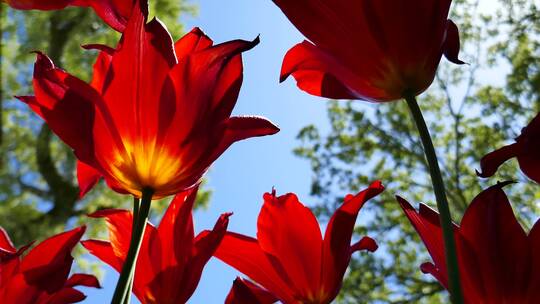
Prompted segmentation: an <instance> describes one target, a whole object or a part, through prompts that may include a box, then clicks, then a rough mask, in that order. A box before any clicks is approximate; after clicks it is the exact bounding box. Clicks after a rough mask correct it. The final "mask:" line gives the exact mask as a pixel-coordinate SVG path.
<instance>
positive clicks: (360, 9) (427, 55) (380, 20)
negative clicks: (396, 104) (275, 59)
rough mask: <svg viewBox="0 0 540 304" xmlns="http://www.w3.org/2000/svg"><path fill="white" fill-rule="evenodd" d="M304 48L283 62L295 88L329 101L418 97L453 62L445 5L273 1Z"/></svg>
mask: <svg viewBox="0 0 540 304" xmlns="http://www.w3.org/2000/svg"><path fill="white" fill-rule="evenodd" d="M273 1H274V3H275V4H276V5H277V6H279V8H281V10H282V11H283V13H285V15H286V16H287V17H288V18H289V20H290V21H291V22H292V23H293V24H294V25H295V26H296V27H297V28H298V29H299V30H300V32H302V33H303V34H304V35H305V36H306V37H307V39H309V41H304V42H302V43H300V44H297V45H296V46H295V47H293V48H292V49H291V50H289V52H288V53H287V55H286V56H285V59H284V61H283V66H282V69H281V81H284V80H285V79H286V78H287V77H288V76H289V75H291V74H292V75H293V77H294V78H296V81H297V83H298V87H299V88H300V89H302V90H304V91H306V92H308V93H310V94H313V95H316V96H322V97H327V98H335V99H338V98H344V99H363V100H368V101H372V102H384V101H391V100H396V99H400V98H402V97H404V94H405V93H407V94H414V95H418V94H420V93H422V92H423V91H424V90H426V89H427V88H428V87H429V85H430V84H431V83H432V82H433V78H434V77H435V71H436V69H437V66H438V64H439V61H440V59H441V56H442V55H443V54H444V55H445V56H446V58H448V59H449V60H450V61H452V62H454V63H458V64H461V63H463V62H462V61H460V60H459V59H458V53H459V34H458V29H457V27H456V25H455V24H454V23H453V22H452V21H450V20H448V19H447V18H448V11H449V9H450V3H451V0H441V1H433V0H392V1H390V0H362V1H360V0H336V1H330V0H318V1H312V0H273Z"/></svg>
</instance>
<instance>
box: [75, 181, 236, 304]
mask: <svg viewBox="0 0 540 304" xmlns="http://www.w3.org/2000/svg"><path fill="white" fill-rule="evenodd" d="M196 193H197V190H196V189H193V190H188V191H185V192H182V193H180V194H178V195H176V196H175V198H174V199H173V201H172V202H171V204H170V205H169V207H168V209H167V211H166V212H165V215H164V216H163V219H162V220H161V223H160V224H159V226H158V227H157V228H156V227H154V226H152V225H151V224H147V226H146V230H145V234H144V238H143V241H142V245H141V249H140V251H139V257H138V260H137V264H136V267H135V279H134V281H133V282H134V283H133V292H134V293H135V295H136V296H137V298H138V299H139V300H140V301H141V302H142V303H143V304H147V303H160V304H161V303H163V304H167V303H171V304H172V303H185V302H186V301H187V300H188V299H189V298H190V297H191V295H192V294H193V292H194V291H195V288H196V287H197V284H198V283H199V280H200V278H201V273H202V270H203V268H204V265H205V264H206V262H208V260H209V259H210V258H211V257H212V254H213V253H214V251H215V250H216V247H217V246H218V245H219V243H220V242H221V239H222V238H223V236H224V234H225V231H226V229H227V225H228V223H229V220H228V218H229V216H230V214H223V215H221V217H220V218H219V219H218V221H217V222H216V225H215V227H214V230H212V231H210V232H205V233H201V234H199V235H198V236H197V237H195V236H194V233H193V219H192V217H191V209H192V207H193V202H194V201H195V197H196ZM90 216H91V217H96V218H101V217H104V218H106V220H107V225H108V227H109V236H110V237H109V239H110V241H109V242H107V241H100V240H88V241H83V242H82V244H83V246H84V247H85V248H86V249H88V251H90V253H91V254H93V255H95V256H96V257H98V258H99V259H100V260H102V261H103V262H105V263H107V264H109V265H110V266H111V267H113V268H114V269H116V270H117V271H118V272H120V271H122V264H123V263H124V260H125V258H126V255H127V252H128V249H129V243H130V238H131V229H132V228H131V226H132V221H133V217H132V213H131V212H129V211H127V210H117V209H111V210H102V211H98V212H95V213H94V214H92V215H90Z"/></svg>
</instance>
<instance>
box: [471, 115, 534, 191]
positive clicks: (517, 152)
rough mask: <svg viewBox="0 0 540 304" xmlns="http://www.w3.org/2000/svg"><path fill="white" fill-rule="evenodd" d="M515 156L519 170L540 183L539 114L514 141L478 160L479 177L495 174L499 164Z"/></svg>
mask: <svg viewBox="0 0 540 304" xmlns="http://www.w3.org/2000/svg"><path fill="white" fill-rule="evenodd" d="M513 157H515V158H517V160H518V163H519V167H520V168H521V171H523V173H525V175H527V176H528V177H529V178H530V179H532V180H534V181H535V182H537V183H540V114H537V115H536V117H535V118H534V119H533V120H532V121H531V122H530V123H529V125H528V126H526V127H525V128H523V130H521V135H519V136H518V137H517V138H516V142H515V143H513V144H510V145H507V146H504V147H502V148H500V149H498V150H495V151H493V152H491V153H489V154H487V155H486V156H484V157H482V159H481V160H480V167H481V168H482V172H481V173H480V172H477V174H478V175H479V176H481V177H490V176H493V175H494V174H495V172H496V171H497V169H498V168H499V166H500V165H502V164H503V163H504V162H506V161H507V160H509V159H510V158H513Z"/></svg>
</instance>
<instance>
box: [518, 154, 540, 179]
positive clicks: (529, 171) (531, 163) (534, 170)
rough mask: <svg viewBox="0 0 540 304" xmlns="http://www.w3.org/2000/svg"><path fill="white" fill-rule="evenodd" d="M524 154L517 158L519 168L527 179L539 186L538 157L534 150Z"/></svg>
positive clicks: (539, 163)
mask: <svg viewBox="0 0 540 304" xmlns="http://www.w3.org/2000/svg"><path fill="white" fill-rule="evenodd" d="M525 152H526V153H522V154H520V155H518V157H517V159H518V163H519V168H520V169H521V171H523V173H524V174H525V175H527V177H528V178H530V179H532V180H533V181H535V182H537V183H539V184H540V156H539V155H538V154H537V152H536V151H534V150H533V151H527V150H526V151H525ZM527 152H528V153H527Z"/></svg>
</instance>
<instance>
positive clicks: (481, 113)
mask: <svg viewBox="0 0 540 304" xmlns="http://www.w3.org/2000/svg"><path fill="white" fill-rule="evenodd" d="M491 4H493V3H491ZM486 6H489V4H487V1H486V2H482V3H481V2H479V1H471V0H468V1H467V0H461V1H454V8H453V11H452V12H453V15H452V16H451V18H452V19H453V20H454V21H455V22H456V23H457V24H458V26H459V28H460V36H461V40H462V55H461V57H463V59H464V60H465V61H466V62H468V63H469V65H468V66H467V67H452V66H450V65H448V64H444V63H443V64H442V66H441V67H440V69H439V71H438V75H437V78H436V80H435V82H434V84H433V85H432V87H431V88H430V89H429V90H428V91H427V92H426V93H424V94H423V95H421V98H420V100H419V104H420V107H421V108H422V110H423V112H424V114H425V115H426V120H427V121H428V124H429V128H430V131H431V132H432V135H433V136H434V144H435V145H436V148H437V153H438V156H439V161H440V162H441V169H442V171H443V175H444V176H443V178H444V180H445V184H446V190H447V196H448V198H449V201H450V204H451V208H452V215H453V219H454V221H456V222H459V219H461V216H462V214H463V211H464V210H465V208H466V207H467V206H468V204H469V202H470V201H471V200H472V198H473V197H474V196H475V195H476V194H478V193H479V192H480V190H481V189H483V188H485V187H487V186H488V185H492V184H494V183H496V181H497V180H500V181H502V180H517V181H519V183H518V184H515V185H513V186H511V187H507V189H506V191H507V192H508V194H509V196H510V197H511V199H510V200H511V201H512V202H514V209H515V210H516V213H518V215H519V217H520V220H521V221H522V223H523V224H524V225H525V226H527V227H530V222H531V220H532V219H534V218H535V217H536V216H537V214H538V211H539V206H538V197H540V188H539V187H538V185H536V184H534V183H533V182H531V181H529V180H528V179H527V178H526V177H525V176H524V175H523V174H522V173H521V172H520V171H519V169H518V167H517V162H515V161H514V162H508V163H507V164H505V165H504V166H503V167H502V168H501V169H500V170H499V172H498V175H497V176H495V177H493V178H491V179H480V178H478V177H477V176H476V174H475V169H479V167H480V166H479V160H480V158H481V157H482V156H483V155H485V154H486V153H488V152H490V151H492V150H494V149H496V148H498V147H500V146H502V145H503V143H504V142H509V141H511V140H512V139H513V138H514V137H516V136H517V135H518V134H519V133H520V130H521V128H522V127H523V126H525V125H526V124H527V122H528V121H529V120H530V119H531V118H532V117H534V116H535V114H536V113H537V112H538V111H539V110H540V60H539V59H538V58H539V57H540V51H539V50H540V49H539V43H540V40H539V38H538V37H539V35H538V34H539V33H540V14H539V10H538V6H539V3H538V1H535V0H520V1H509V0H501V1H499V2H498V9H497V10H496V11H494V12H486V11H485V8H486ZM497 75H501V76H497ZM328 119H329V122H330V130H329V131H328V133H323V132H322V131H321V130H319V129H318V128H316V127H315V126H313V125H311V126H307V127H305V128H304V129H303V130H301V132H300V133H299V135H298V138H299V140H300V143H301V144H300V146H299V147H298V148H297V149H296V150H295V153H296V154H297V155H299V156H300V157H302V158H305V159H307V160H308V161H309V162H310V164H311V167H312V170H313V182H312V189H311V193H312V194H313V195H314V196H316V197H318V198H319V199H320V204H319V205H318V207H317V211H318V213H319V215H320V217H322V218H325V217H326V216H327V215H328V214H331V213H330V211H332V210H334V209H335V207H336V205H337V204H339V202H340V201H341V200H342V198H343V196H344V194H346V193H351V192H354V191H358V190H359V189H360V188H362V187H364V186H365V185H366V184H367V183H369V182H370V181H373V180H375V179H380V180H382V181H383V183H384V184H385V185H386V186H387V190H386V191H385V194H384V196H383V197H382V198H381V199H380V201H379V202H378V203H371V204H368V205H367V206H366V207H367V208H368V209H369V210H370V212H369V216H368V217H367V218H365V219H364V221H362V225H361V226H359V227H357V231H358V233H359V235H370V236H372V237H374V238H375V239H376V240H377V241H378V243H379V245H381V248H380V249H379V252H377V253H376V254H375V255H359V256H357V258H356V259H353V260H352V261H351V268H350V272H349V275H348V277H347V279H346V280H345V282H344V287H343V289H342V292H341V294H340V297H339V302H343V303H368V302H377V303H379V302H384V303H441V302H443V299H446V297H447V294H446V293H445V292H444V293H443V292H441V291H442V290H443V289H442V287H441V286H440V285H439V284H438V283H437V282H436V281H434V280H433V279H432V278H431V277H429V276H428V275H424V274H422V273H421V272H420V271H419V265H420V264H421V263H422V262H425V261H428V260H429V255H427V252H426V250H425V248H424V246H423V244H422V243H421V242H420V240H419V238H418V236H417V235H416V233H415V232H414V230H413V228H412V226H411V225H410V223H409V222H408V221H407V220H406V218H405V216H404V215H403V213H402V211H401V210H400V208H399V205H398V204H397V202H396V200H395V198H394V195H395V194H399V195H401V196H404V197H405V198H407V199H408V200H409V201H411V202H420V201H427V202H428V203H432V202H434V196H433V193H432V189H431V183H430V179H429V175H428V173H427V172H428V171H427V163H426V161H425V158H424V154H423V151H422V145H421V142H420V139H419V137H418V134H417V131H416V128H415V126H414V122H413V121H412V118H411V117H410V114H409V112H408V109H407V106H406V104H405V102H404V101H400V102H395V103H388V104H382V105H381V104H376V105H374V104H367V103H365V102H358V101H355V102H337V101H330V102H329V103H328ZM432 206H434V204H432Z"/></svg>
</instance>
